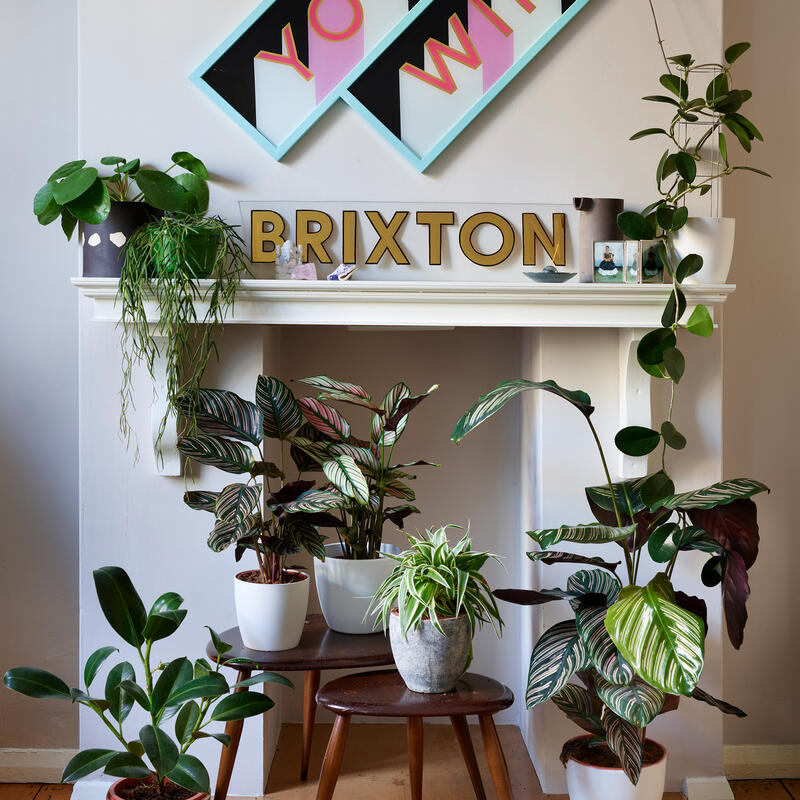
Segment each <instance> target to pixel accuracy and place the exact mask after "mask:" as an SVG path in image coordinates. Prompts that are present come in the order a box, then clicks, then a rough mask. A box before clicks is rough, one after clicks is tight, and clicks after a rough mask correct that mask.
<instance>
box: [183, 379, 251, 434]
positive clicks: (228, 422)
mask: <svg viewBox="0 0 800 800" xmlns="http://www.w3.org/2000/svg"><path fill="white" fill-rule="evenodd" d="M178 405H179V407H180V410H181V413H182V414H183V415H184V416H185V417H187V418H191V417H192V414H194V418H195V419H196V420H197V426H198V429H199V431H200V433H202V434H205V435H207V436H227V437H230V438H231V439H244V440H245V441H246V442H250V443H251V444H255V445H258V444H260V443H261V440H262V439H263V438H264V431H263V429H262V426H261V412H260V411H259V410H258V406H256V404H255V403H251V402H250V401H249V400H244V399H243V398H241V397H239V395H238V394H235V393H234V392H228V391H225V390H224V389H200V390H199V391H198V392H197V396H193V395H192V394H191V393H189V394H184V395H182V396H181V397H180V399H179V400H178Z"/></svg>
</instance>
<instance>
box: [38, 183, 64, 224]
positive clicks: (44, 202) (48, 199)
mask: <svg viewBox="0 0 800 800" xmlns="http://www.w3.org/2000/svg"><path fill="white" fill-rule="evenodd" d="M57 185H58V184H57V183H56V182H55V181H48V182H47V183H46V184H45V185H44V186H42V188H41V189H39V191H38V192H36V194H35V195H34V197H33V213H34V214H36V216H37V217H38V216H39V215H40V214H42V213H43V212H44V211H46V210H47V208H48V207H49V206H50V205H51V204H52V202H53V191H54V189H55V188H56V186H57Z"/></svg>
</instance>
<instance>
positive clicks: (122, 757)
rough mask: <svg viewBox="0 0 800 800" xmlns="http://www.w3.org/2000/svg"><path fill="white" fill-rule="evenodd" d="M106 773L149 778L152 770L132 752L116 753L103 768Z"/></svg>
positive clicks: (116, 776) (123, 776) (122, 776)
mask: <svg viewBox="0 0 800 800" xmlns="http://www.w3.org/2000/svg"><path fill="white" fill-rule="evenodd" d="M105 773H106V775H111V776H112V777H114V778H149V777H150V775H151V774H152V772H151V771H150V768H149V767H148V766H147V764H145V763H144V761H142V759H141V758H139V756H137V755H134V754H133V753H117V754H116V755H114V756H112V757H111V758H110V759H109V760H108V763H107V764H106V768H105Z"/></svg>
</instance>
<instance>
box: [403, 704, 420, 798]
mask: <svg viewBox="0 0 800 800" xmlns="http://www.w3.org/2000/svg"><path fill="white" fill-rule="evenodd" d="M406 733H407V735H408V774H409V777H410V778H411V800H422V717H409V718H408V722H407V723H406Z"/></svg>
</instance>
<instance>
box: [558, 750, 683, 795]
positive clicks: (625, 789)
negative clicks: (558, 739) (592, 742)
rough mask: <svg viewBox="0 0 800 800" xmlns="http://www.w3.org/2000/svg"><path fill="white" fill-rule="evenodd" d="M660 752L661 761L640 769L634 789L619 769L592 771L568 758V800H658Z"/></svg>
mask: <svg viewBox="0 0 800 800" xmlns="http://www.w3.org/2000/svg"><path fill="white" fill-rule="evenodd" d="M580 738H583V737H580ZM586 738H588V737H586ZM651 741H652V740H651ZM661 749H662V750H664V755H663V756H662V757H661V760H660V761H657V762H656V763H655V764H648V765H647V766H645V767H642V773H641V775H640V776H639V782H638V783H637V784H636V786H634V785H633V784H632V783H631V782H630V781H629V780H628V777H627V775H625V773H624V772H623V771H622V770H621V769H619V768H613V767H596V766H594V765H593V764H585V763H583V762H582V761H576V760H575V759H574V757H573V758H570V760H569V761H568V762H567V791H568V792H569V800H612V798H613V800H661V798H662V797H663V796H664V783H665V782H666V778H667V751H666V749H665V748H664V747H663V746H662V747H661Z"/></svg>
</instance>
